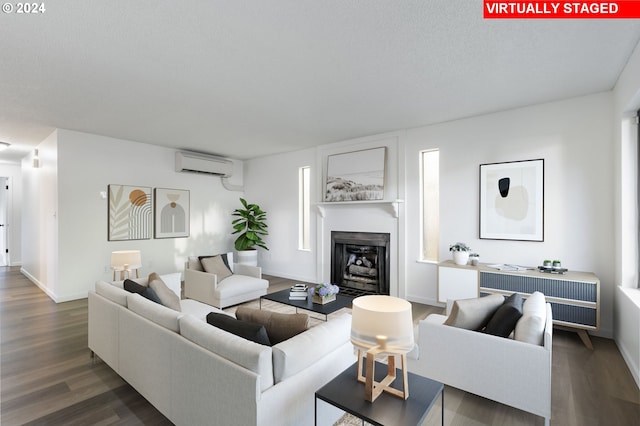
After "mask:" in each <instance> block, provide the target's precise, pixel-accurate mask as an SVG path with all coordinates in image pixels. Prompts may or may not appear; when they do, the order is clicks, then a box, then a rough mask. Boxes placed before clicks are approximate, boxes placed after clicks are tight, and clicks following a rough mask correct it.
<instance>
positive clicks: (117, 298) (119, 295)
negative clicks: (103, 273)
mask: <svg viewBox="0 0 640 426" xmlns="http://www.w3.org/2000/svg"><path fill="white" fill-rule="evenodd" d="M96 293H97V294H99V295H100V296H102V297H106V298H107V299H109V300H111V301H112V302H115V303H117V304H118V305H121V306H124V307H125V308H126V307H127V295H128V294H129V292H128V291H126V290H124V289H123V288H118V287H117V286H114V285H111V284H109V283H108V282H105V281H97V282H96Z"/></svg>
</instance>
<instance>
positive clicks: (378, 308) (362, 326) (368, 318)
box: [351, 295, 414, 352]
mask: <svg viewBox="0 0 640 426" xmlns="http://www.w3.org/2000/svg"><path fill="white" fill-rule="evenodd" d="M351 314H352V317H353V318H352V321H351V343H353V344H354V345H355V346H356V347H358V348H360V349H365V350H367V349H369V348H372V347H374V346H378V345H379V344H380V343H379V342H380V340H383V341H386V345H387V346H389V347H391V348H393V349H395V350H399V351H406V352H409V351H410V350H411V349H413V346H414V343H413V317H412V314H411V303H409V302H407V301H406V300H404V299H400V298H397V297H392V296H383V295H372V296H361V297H357V298H355V299H353V307H352V310H351Z"/></svg>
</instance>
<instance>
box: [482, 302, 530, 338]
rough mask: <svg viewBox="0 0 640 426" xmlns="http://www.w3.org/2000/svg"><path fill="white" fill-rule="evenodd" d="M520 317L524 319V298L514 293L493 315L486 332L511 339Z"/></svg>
mask: <svg viewBox="0 0 640 426" xmlns="http://www.w3.org/2000/svg"><path fill="white" fill-rule="evenodd" d="M520 317H522V296H520V295H519V294H518V293H513V294H512V295H511V296H509V297H508V298H507V299H506V300H505V301H504V303H503V304H502V305H500V307H499V308H498V310H496V312H495V314H493V316H492V317H491V319H490V320H489V322H488V323H487V327H486V328H485V329H484V332H485V333H487V334H493V335H494V336H500V337H509V335H510V334H511V332H512V331H513V330H514V329H515V328H516V323H517V322H518V320H519V319H520Z"/></svg>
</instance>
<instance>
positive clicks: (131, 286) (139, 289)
mask: <svg viewBox="0 0 640 426" xmlns="http://www.w3.org/2000/svg"><path fill="white" fill-rule="evenodd" d="M123 287H124V289H125V290H127V291H128V292H129V293H138V294H139V295H140V296H142V297H144V298H146V299H149V300H151V301H152V302H156V303H159V304H161V305H162V302H161V301H160V298H159V297H158V295H157V294H156V292H155V291H153V289H152V288H149V287H147V286H144V285H142V284H138V283H137V282H135V281H133V280H130V279H126V280H124V284H123Z"/></svg>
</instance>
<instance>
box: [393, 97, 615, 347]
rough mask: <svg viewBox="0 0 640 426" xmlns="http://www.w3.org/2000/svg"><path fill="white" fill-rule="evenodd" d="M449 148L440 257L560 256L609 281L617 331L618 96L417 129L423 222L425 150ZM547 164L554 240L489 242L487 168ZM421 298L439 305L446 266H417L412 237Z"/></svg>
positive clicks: (414, 149)
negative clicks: (460, 246) (614, 106)
mask: <svg viewBox="0 0 640 426" xmlns="http://www.w3.org/2000/svg"><path fill="white" fill-rule="evenodd" d="M433 148H438V149H440V259H441V260H446V259H449V258H450V253H449V251H448V248H449V245H450V244H453V243H455V242H456V241H463V242H466V243H467V244H469V245H470V246H471V248H472V249H473V251H475V252H477V253H479V254H480V260H481V261H482V262H496V263H515V264H522V265H529V266H537V265H539V264H540V262H542V260H543V259H549V258H552V259H560V260H561V261H562V262H563V265H564V266H565V267H567V268H569V269H572V270H578V271H592V272H594V273H596V275H598V277H599V278H600V280H601V292H600V294H601V333H602V334H604V335H608V336H610V335H611V334H612V314H613V289H614V284H613V274H614V270H613V265H614V261H615V259H614V255H613V253H614V250H613V238H612V234H613V231H614V229H613V199H614V198H613V191H612V187H613V178H612V175H613V170H612V163H613V159H612V155H613V149H612V110H611V94H610V93H603V94H597V95H592V96H586V97H581V98H576V99H570V100H565V101H561V102H554V103H550V104H544V105H537V106H532V107H528V108H522V109H517V110H510V111H505V112H500V113H496V114H490V115H485V116H481V117H474V118H469V119H464V120H457V121H454V122H449V123H444V124H439V125H434V126H428V127H423V128H419V129H412V130H409V131H408V132H407V137H406V140H405V149H406V151H405V163H406V169H405V172H406V196H405V198H406V200H407V201H406V212H407V217H406V220H407V224H408V225H407V229H410V228H411V225H409V224H416V225H415V226H417V224H418V223H419V200H420V197H419V179H418V177H419V168H418V155H419V152H420V151H421V150H425V149H433ZM538 158H543V159H544V160H545V164H544V167H545V176H544V180H545V194H544V227H545V229H544V242H518V241H496V240H480V239H479V231H478V215H479V213H478V197H479V195H478V188H479V165H480V164H485V163H496V162H504V161H517V160H530V159H538ZM406 239H407V263H406V268H407V270H406V283H407V296H408V298H409V299H411V300H415V301H421V302H423V303H431V304H435V303H436V300H437V294H436V289H437V287H436V266H435V265H433V264H427V263H419V262H417V260H418V256H419V249H420V245H419V244H420V235H419V233H417V232H407V235H406Z"/></svg>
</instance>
